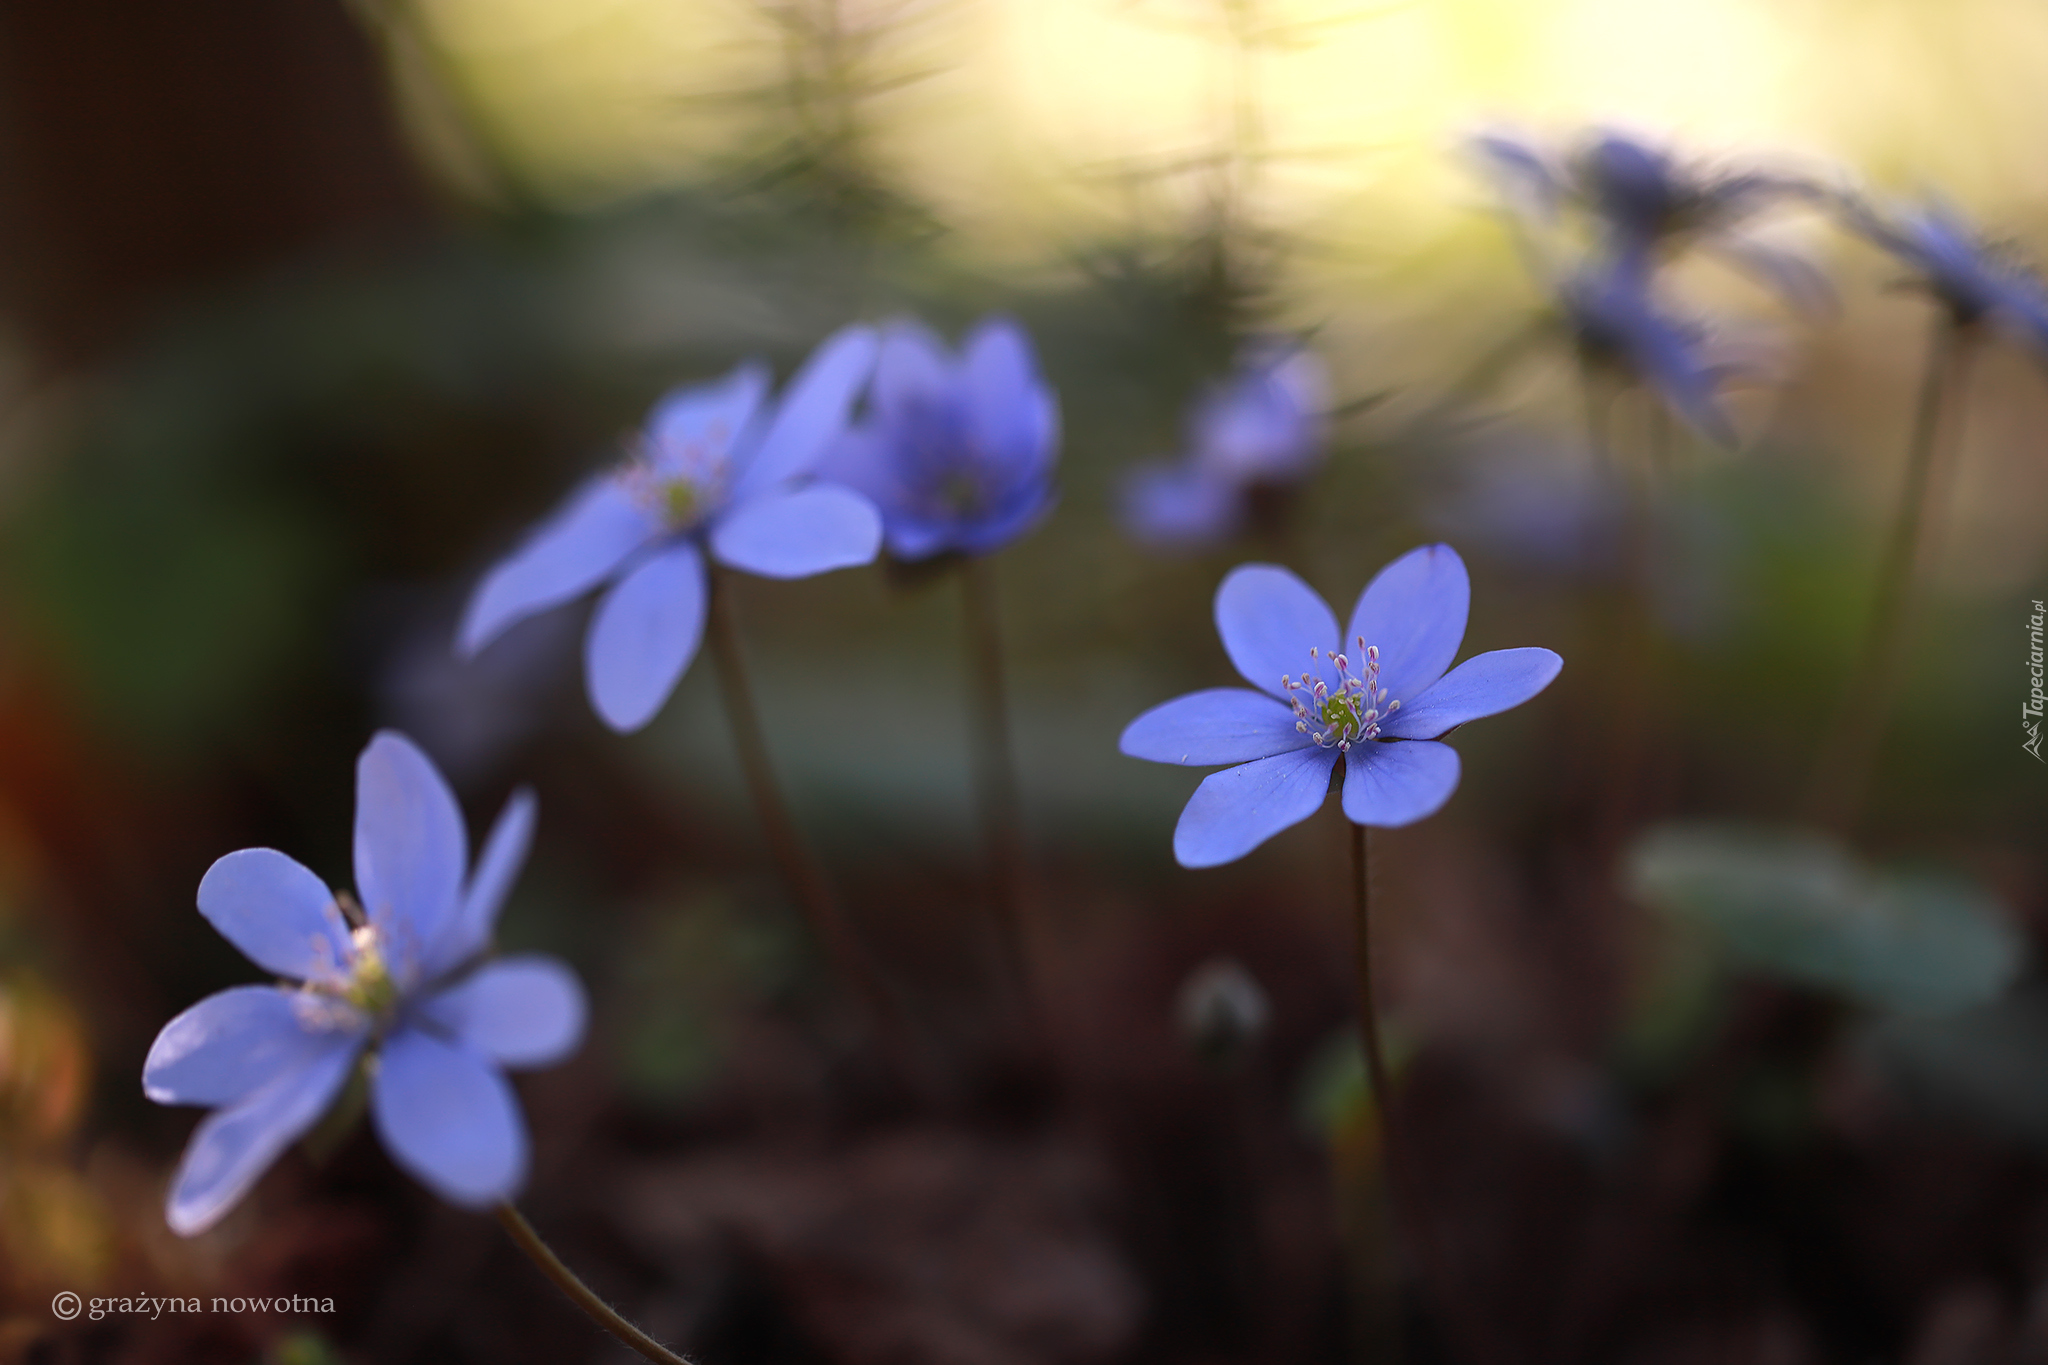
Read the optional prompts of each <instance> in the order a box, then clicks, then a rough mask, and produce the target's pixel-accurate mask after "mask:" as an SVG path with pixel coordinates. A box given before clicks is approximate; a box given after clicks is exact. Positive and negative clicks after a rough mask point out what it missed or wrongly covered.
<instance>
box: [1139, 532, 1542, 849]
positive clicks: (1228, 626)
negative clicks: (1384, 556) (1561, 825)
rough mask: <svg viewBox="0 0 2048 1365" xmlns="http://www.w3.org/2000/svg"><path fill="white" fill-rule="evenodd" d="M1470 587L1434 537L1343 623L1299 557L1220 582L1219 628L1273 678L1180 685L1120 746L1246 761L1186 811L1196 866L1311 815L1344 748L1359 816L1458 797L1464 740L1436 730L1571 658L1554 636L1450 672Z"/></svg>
mask: <svg viewBox="0 0 2048 1365" xmlns="http://www.w3.org/2000/svg"><path fill="white" fill-rule="evenodd" d="M1471 592H1472V589H1471V583H1470V581H1469V580H1468V579H1467V577H1466V575H1465V564H1464V561H1463V560H1461V559H1459V558H1458V555H1457V552H1456V551H1455V550H1453V549H1451V547H1450V546H1448V545H1425V546H1423V547H1422V548H1420V549H1416V550H1411V551H1409V552H1408V553H1407V554H1405V555H1403V556H1401V558H1399V559H1397V560H1395V561H1394V562H1393V563H1391V564H1389V565H1387V567H1386V568H1384V569H1382V570H1380V572H1379V574H1378V575H1377V576H1375V577H1374V579H1373V580H1372V582H1370V583H1368V584H1367V585H1366V588H1365V591H1364V592H1363V593H1361V594H1359V598H1358V605H1357V606H1356V607H1354V608H1353V609H1352V612H1351V625H1350V628H1349V629H1348V630H1347V631H1345V633H1344V634H1343V635H1342V636H1339V635H1338V633H1337V618H1336V616H1334V615H1333V614H1332V613H1331V611H1330V608H1329V607H1328V606H1327V605H1326V604H1325V603H1324V602H1323V599H1322V598H1320V597H1318V596H1317V595H1316V594H1315V591H1314V590H1313V589H1311V588H1310V587H1309V586H1308V585H1307V584H1306V583H1303V582H1302V581H1301V580H1300V579H1299V578H1297V577H1295V576H1294V575H1293V574H1292V573H1289V572H1288V571H1287V570H1286V569H1282V568H1279V567H1277V566H1275V565H1271V564H1245V565H1240V566H1239V567H1238V568H1236V569H1233V570H1232V571H1231V572H1230V574H1229V576H1228V577H1226V578H1225V579H1224V580H1223V585H1222V586H1221V587H1220V588H1218V589H1217V590H1216V631H1217V633H1218V634H1219V635H1221V636H1222V638H1223V649H1224V652H1225V653H1227V654H1228V655H1229V656H1230V661H1231V663H1233V664H1235V665H1236V666H1237V671H1238V672H1239V673H1240V674H1242V675H1243V676H1244V678H1245V680H1246V681H1247V682H1250V683H1251V684H1252V685H1253V686H1254V687H1256V688H1258V689H1259V690H1258V691H1251V690H1248V689H1246V688H1242V687H1218V688H1211V689H1209V690H1207V691H1203V692H1191V693H1189V694H1188V695H1187V696H1184V697H1176V698H1175V699H1174V700H1172V701H1170V702H1167V703H1165V704H1164V705H1162V706H1155V707H1154V708H1152V709H1151V710H1150V711H1147V712H1146V713H1145V714H1144V715H1142V716H1139V717H1138V718H1137V719H1136V720H1134V721H1132V722H1131V723H1130V725H1128V726H1127V727H1125V729H1124V733H1123V738H1122V739H1121V740H1120V741H1119V744H1118V747H1119V748H1121V749H1122V750H1123V752H1125V753H1126V754H1129V755H1130V756H1131V757H1133V758H1145V759H1150V760H1152V761H1153V762H1155V763H1180V764H1188V765H1210V764H1218V763H1232V764H1236V765H1238V766H1236V767H1231V768H1225V769H1224V770H1223V771H1222V772H1218V773H1211V774H1210V775H1209V776H1208V777H1206V778H1204V779H1203V780H1202V785H1201V786H1199V787H1197V788H1196V789H1195V794H1194V796H1193V797H1192V798H1191V799H1190V800H1189V801H1188V804H1187V809H1186V810H1184V811H1182V812H1181V817H1180V825H1179V827H1178V828H1177V829H1175V830H1174V833H1173V855H1174V857H1175V858H1176V859H1177V860H1178V861H1179V862H1180V864H1181V866H1183V867H1214V866H1216V865H1217V864H1219V863H1227V862H1231V861H1232V860H1234V859H1237V858H1241V857H1243V856H1244V855H1245V854H1247V853H1249V852H1251V851H1252V850H1253V849H1255V848H1257V847H1258V846H1259V845H1260V844H1262V843H1264V842H1265V841H1266V840H1268V839H1270V838H1272V837H1273V836H1274V835H1275V834H1278V833H1279V832H1280V831H1281V830H1283V829H1286V828H1287V827H1288V826H1289V825H1293V824H1297V823H1299V822H1300V821H1302V820H1306V819H1307V818H1308V817H1309V816H1311V815H1313V814H1314V813H1315V812H1316V810H1317V809H1318V808H1320V807H1321V806H1322V804H1323V798H1324V796H1326V795H1327V794H1328V792H1329V788H1330V774H1331V771H1332V770H1333V769H1334V768H1335V767H1336V766H1337V764H1338V763H1339V762H1342V763H1343V765H1344V798H1343V799H1344V814H1345V815H1346V816H1347V817H1348V818H1349V819H1351V820H1352V821H1353V822H1354V823H1356V824H1361V825H1381V826H1388V827H1392V826H1398V825H1407V824H1412V823H1414V822H1415V821H1417V820H1420V819H1422V818H1423V817H1425V816H1427V815H1431V814H1433V813H1435V811H1436V810H1437V809H1438V808H1439V807H1441V806H1442V805H1443V804H1444V802H1446V801H1448V800H1449V799H1450V796H1451V793H1452V791H1454V790H1455V789H1456V788H1457V785H1458V752H1457V750H1455V749H1453V748H1451V747H1450V746H1449V745H1448V744H1442V743H1438V742H1437V741H1439V740H1440V739H1442V737H1443V736H1444V735H1446V734H1449V733H1450V732H1451V731H1452V730H1454V729H1456V728H1457V727H1458V726H1460V725H1463V724H1464V723H1465V722H1466V721H1469V720H1477V719H1478V718H1479V717H1481V716H1490V715H1493V714H1495V713H1496V712H1500V711H1505V710H1507V709H1508V708H1509V707H1512V706H1519V705H1521V704H1522V703H1523V702H1525V701H1527V700H1529V698H1531V697H1533V696H1535V695H1536V694H1537V693H1538V692H1540V691H1542V690H1543V689H1544V688H1545V687H1546V686H1548V685H1549V683H1550V680H1551V679H1552V678H1554V677H1556V676H1557V672H1558V669H1560V668H1562V667H1563V666H1564V661H1563V660H1562V659H1560V658H1558V656H1557V655H1555V654H1553V653H1552V652H1551V651H1549V650H1547V649H1502V650H1495V651H1493V652H1492V653H1490V654H1480V655H1476V656H1474V657H1473V658H1470V659H1467V660H1466V661H1465V662H1464V663H1462V664H1460V665H1458V667H1457V668H1455V669H1451V671H1450V672H1448V673H1446V672H1445V671H1444V670H1445V669H1447V668H1450V664H1451V660H1452V659H1453V658H1455V657H1456V656H1457V653H1458V644H1459V642H1460V641H1462V640H1463V639H1464V636H1465V614H1466V609H1467V607H1468V606H1469V604H1470V600H1471ZM1345 640H1349V641H1350V642H1351V643H1350V645H1348V646H1347V645H1345V644H1344V643H1343V642H1344V641H1345ZM1350 649H1355V650H1356V653H1350V652H1347V651H1348V650H1350Z"/></svg>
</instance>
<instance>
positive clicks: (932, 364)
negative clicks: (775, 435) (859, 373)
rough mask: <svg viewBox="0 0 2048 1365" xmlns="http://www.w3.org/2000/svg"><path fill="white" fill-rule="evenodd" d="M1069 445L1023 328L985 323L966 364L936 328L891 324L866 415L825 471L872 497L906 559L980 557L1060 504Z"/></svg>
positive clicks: (893, 549) (971, 339)
mask: <svg viewBox="0 0 2048 1365" xmlns="http://www.w3.org/2000/svg"><path fill="white" fill-rule="evenodd" d="M1059 441H1060V413H1059V403H1058V400H1057V399H1055V398H1054V397H1053V393H1052V390H1051V389H1049V388H1047V387H1046V386H1045V384H1044V383H1043V382H1042V381H1041V380H1040V379H1039V375H1038V363H1037V360H1036V359H1035V357H1034V356H1033V354H1032V350H1031V339H1030V337H1028V336H1026V335H1025V333H1024V329H1023V328H1021V327H1019V326H1018V325H1017V324H1016V323H1014V322H1011V321H1010V320H1009V319H1007V318H1000V317H997V318H986V319H984V320H983V321H982V322H981V323H979V324H978V325H977V326H976V327H975V328H974V330H973V331H972V332H970V333H968V335H967V339H966V340H965V341H964V342H963V343H961V347H960V355H959V357H958V358H957V359H956V358H955V357H954V356H953V355H952V354H950V353H949V352H948V351H947V349H946V344H945V342H943V341H941V340H940V339H939V338H938V337H937V336H936V335H934V334H933V333H932V332H931V331H930V330H929V329H928V328H926V327H924V326H922V325H920V324H918V323H915V322H893V323H890V324H889V325H888V327H887V328H886V329H885V330H884V331H883V333H882V348H881V356H880V358H879V359H878V360H877V361H876V363H875V382H874V387H873V389H872V391H871V393H870V395H869V400H868V412H867V417H866V420H865V421H863V422H861V423H860V424H859V425H858V426H856V427H854V428H853V429H852V430H851V431H848V432H847V433H846V434H845V435H844V436H843V437H841V438H840V440H839V441H838V443H837V444H836V445H835V446H834V448H833V449H832V451H831V452H830V453H829V454H828V455H827V456H826V457H825V460H824V461H823V462H822V463H821V464H820V466H819V469H818V476H819V477H820V478H822V479H830V480H832V481H834V482H837V483H842V484H845V485H846V486H847V487H849V488H851V489H853V490H855V491H856V492H859V493H861V494H864V495H865V496H867V497H868V498H871V499H873V501H874V504H875V506H876V507H877V508H879V509H880V510H881V514H882V527H883V534H884V535H885V537H886V538H887V543H888V546H889V553H890V554H891V555H893V556H895V557H896V558H897V559H904V560H916V559H929V558H930V557H931V556H933V555H936V554H943V553H946V552H948V551H952V552H956V553H960V554H971V555H981V554H987V553H989V552H990V551H992V550H997V549H1000V548H1002V547H1003V546H1004V545H1006V544H1008V543H1009V542H1010V541H1012V540H1015V539H1016V538H1017V537H1018V536H1020V535H1022V534H1024V532H1026V531H1028V530H1030V529H1031V527H1032V526H1033V525H1035V524H1036V523H1037V522H1038V520H1039V518H1040V517H1042V516H1044V515H1045V513H1046V511H1047V509H1049V508H1050V507H1051V506H1052V502H1053V491H1052V471H1053V462H1054V460H1055V459H1057V458H1058V454H1059Z"/></svg>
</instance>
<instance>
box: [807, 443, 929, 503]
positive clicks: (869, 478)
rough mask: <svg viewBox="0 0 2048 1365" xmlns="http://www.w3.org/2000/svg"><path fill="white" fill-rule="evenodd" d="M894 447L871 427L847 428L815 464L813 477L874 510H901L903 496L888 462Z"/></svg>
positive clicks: (901, 486)
mask: <svg viewBox="0 0 2048 1365" xmlns="http://www.w3.org/2000/svg"><path fill="white" fill-rule="evenodd" d="M894 453H895V447H894V445H893V444H892V443H891V442H890V441H889V439H888V438H887V437H886V436H885V435H884V434H883V433H882V431H881V430H880V429H878V428H877V427H875V426H874V425H873V424H868V425H865V426H858V427H849V428H847V429H846V430H845V431H843V432H841V433H840V435H839V439H838V440H836V441H834V442H833V443H832V448H831V449H830V450H828V451H826V452H825V454H824V457H823V458H821V459H820V460H819V461H818V465H817V469H816V471H815V473H814V475H813V477H814V478H815V479H816V480H817V481H818V482H819V483H833V484H838V485H840V486H841V487H843V488H851V489H852V490H853V491H854V492H856V493H858V494H860V495H861V496H862V497H864V498H866V499H867V500H868V501H869V502H872V503H874V504H875V506H876V507H877V509H887V508H896V507H901V506H902V505H903V504H904V502H905V501H906V498H907V494H906V492H905V490H904V487H903V481H902V478H901V477H900V476H899V475H898V473H897V470H896V462H895V460H894V459H893V458H891V457H892V456H893V455H894Z"/></svg>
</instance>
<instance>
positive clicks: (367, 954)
mask: <svg viewBox="0 0 2048 1365" xmlns="http://www.w3.org/2000/svg"><path fill="white" fill-rule="evenodd" d="M348 939H349V960H348V975H347V976H346V977H345V978H344V979H343V980H342V982H341V983H340V985H339V986H337V987H335V988H334V989H333V991H332V993H333V994H335V995H337V996H339V997H341V998H342V999H343V1000H346V1001H347V1002H348V1003H349V1004H351V1005H354V1006H355V1007H356V1008H357V1009H359V1010H361V1011H362V1012H363V1013H364V1014H366V1015H368V1016H369V1017H370V1018H372V1019H382V1018H384V1017H385V1016H387V1015H388V1014H390V1013H391V1011H392V1009H393V1008H395V1007H396V1006H397V1004H398V984H397V983H396V982H394V981H393V980H392V979H391V968H390V966H389V965H388V964H386V962H385V961H384V952H383V948H382V946H381V945H380V944H379V942H378V939H377V930H376V927H375V926H374V925H369V924H364V925H359V926H357V927H356V928H354V929H352V930H350V931H349V936H348Z"/></svg>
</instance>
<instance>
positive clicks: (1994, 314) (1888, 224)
mask: <svg viewBox="0 0 2048 1365" xmlns="http://www.w3.org/2000/svg"><path fill="white" fill-rule="evenodd" d="M1843 212H1844V217H1845V218H1846V220H1847V222H1848V224H1849V226H1850V227H1851V228H1852V229H1853V230H1854V231H1856V232H1858V233H1860V234H1861V235H1862V236H1864V237H1866V238H1868V239H1869V240H1870V241H1872V242H1874V243H1876V244H1877V245H1878V246H1881V247H1883V248H1884V249H1885V250H1886V251H1889V252H1890V253H1891V254H1892V255H1894V256H1896V257H1897V258H1898V259H1899V260H1901V261H1902V262H1904V263H1905V264H1906V265H1907V266H1908V267H1910V268H1911V269H1912V270H1913V272H1914V273H1915V274H1916V275H1917V276H1918V277H1919V278H1918V280H1917V283H1918V284H1920V285H1921V286H1923V287H1924V288H1926V289H1927V290H1928V291H1929V292H1930V293H1932V294H1933V295H1934V296H1935V297H1936V298H1937V299H1939V300H1940V301H1941V303H1942V304H1943V305H1944V306H1945V307H1947V309H1948V310H1949V313H1950V315H1951V316H1952V317H1953V318H1954V319H1955V323H1956V325H1957V326H1959V327H1967V326H1969V325H1971V324H1972V323H1976V322H1980V321H1983V320H1985V319H1987V318H1988V319H1991V320H1992V321H1995V322H1997V323H1999V324H2000V325H2001V326H2003V327H2004V328H2006V330H2008V331H2010V332H2013V333H2015V334H2016V335H2017V336H2018V337H2019V338H2020V339H2021V340H2022V341H2023V342H2025V343H2026V344H2027V345H2029V346H2031V347H2032V348H2033V349H2034V350H2035V351H2036V352H2038V353H2040V354H2042V355H2048V290H2044V289H2043V288H2042V285H2041V281H2040V279H2039V278H2038V277H2037V276H2035V275H2034V274H2033V273H2032V272H2031V271H2029V270H2027V269H2025V268H2024V267H2022V266H2021V265H2020V264H2019V263H2018V262H2016V261H2014V260H2012V259H2010V257H2008V256H2006V255H2004V254H2002V253H2000V252H1999V251H1998V250H1997V249H1996V248H1994V247H1993V246H1991V245H1990V244H1988V243H1986V242H1985V241H1983V240H1982V239H1981V238H1980V237H1979V236H1978V235H1977V234H1976V233H1975V232H1973V231H1972V230H1971V229H1970V228H1969V226H1968V225H1967V224H1965V223H1964V222H1963V220H1962V219H1961V218H1960V217H1959V216H1958V215H1957V214H1956V213H1954V212H1953V211H1952V210H1951V209H1949V208H1948V207H1947V206H1946V205H1944V204H1940V203H1925V204H1922V205H1920V206H1918V207H1917V208H1910V209H1900V210H1898V211H1896V212H1895V213H1894V214H1893V215H1892V216H1891V217H1890V218H1889V219H1887V218H1885V217H1883V216H1881V215H1880V214H1879V213H1877V212H1876V211H1875V210H1874V209H1872V208H1871V207H1869V206H1868V205H1866V204H1863V203H1861V202H1859V201H1855V200H1849V201H1845V202H1844V204H1843Z"/></svg>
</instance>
